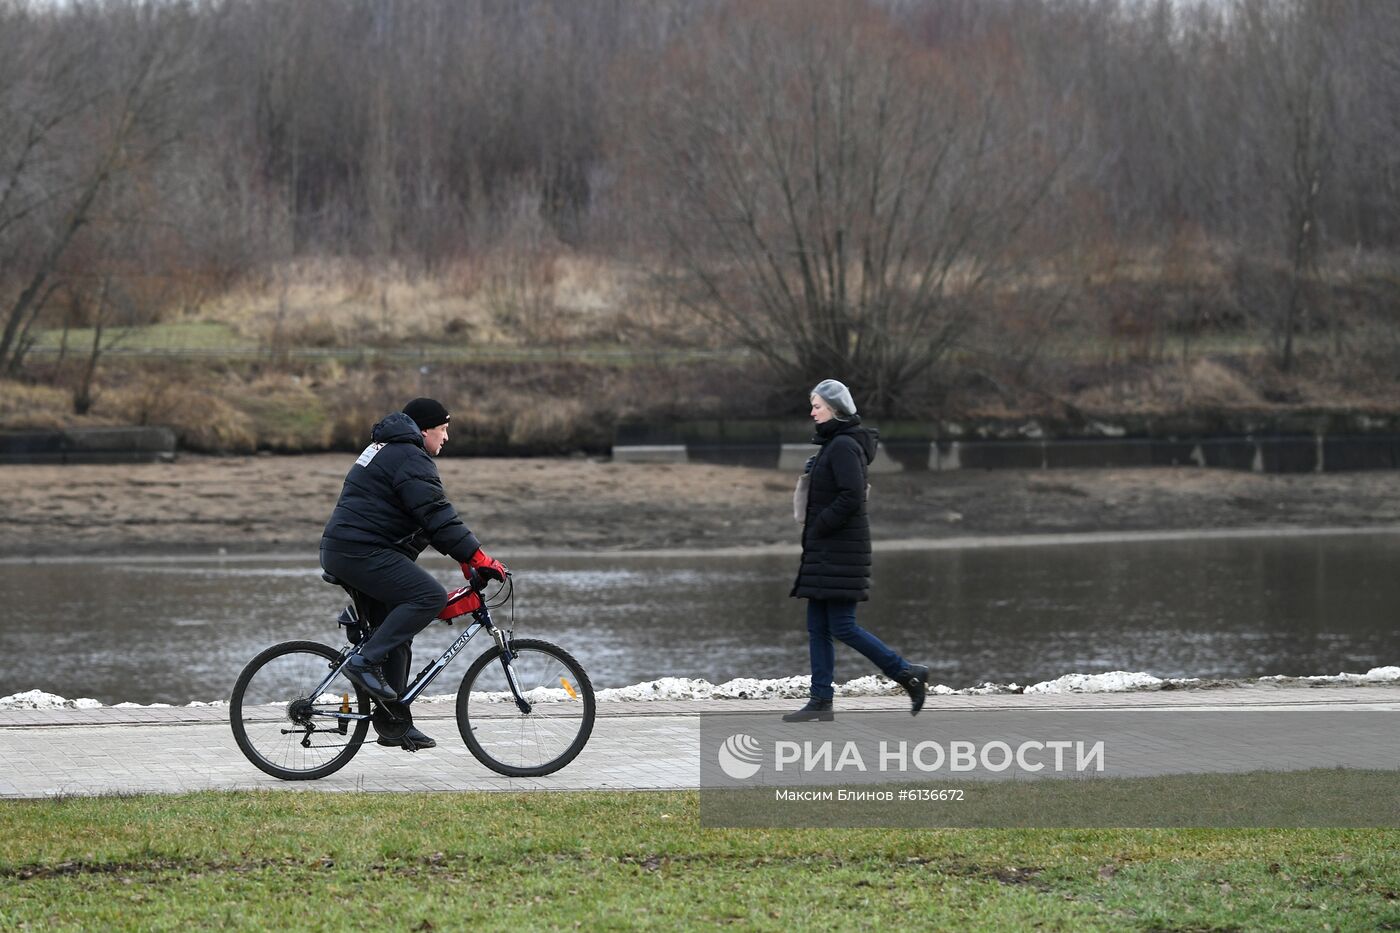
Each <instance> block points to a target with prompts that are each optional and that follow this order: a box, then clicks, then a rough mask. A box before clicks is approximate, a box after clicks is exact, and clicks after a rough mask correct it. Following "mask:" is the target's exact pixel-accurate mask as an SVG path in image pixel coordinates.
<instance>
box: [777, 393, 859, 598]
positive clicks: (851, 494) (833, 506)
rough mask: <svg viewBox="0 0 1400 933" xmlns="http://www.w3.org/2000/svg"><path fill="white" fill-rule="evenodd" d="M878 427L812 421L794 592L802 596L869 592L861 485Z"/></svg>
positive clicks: (854, 421)
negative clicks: (813, 450) (814, 448)
mask: <svg viewBox="0 0 1400 933" xmlns="http://www.w3.org/2000/svg"><path fill="white" fill-rule="evenodd" d="M879 440H880V435H879V432H877V431H875V430H874V429H872V428H865V427H861V424H860V418H859V417H853V418H852V419H851V420H850V421H845V422H841V421H828V422H826V423H825V424H820V425H818V426H817V436H816V437H815V438H813V439H812V443H814V444H821V445H822V447H821V450H820V451H818V452H817V456H816V459H815V460H814V461H813V463H812V470H811V485H810V487H809V489H808V493H807V518H806V521H805V522H804V523H803V525H802V566H801V567H800V568H799V569H798V571H797V582H796V583H794V584H793V587H792V593H791V595H793V596H798V597H802V598H805V599H851V600H864V599H868V598H869V597H870V519H869V518H867V517H866V514H865V485H866V475H867V472H868V469H869V467H870V461H872V460H874V459H875V448H876V446H877V445H878V443H879Z"/></svg>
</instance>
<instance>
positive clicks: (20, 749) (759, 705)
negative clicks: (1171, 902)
mask: <svg viewBox="0 0 1400 933" xmlns="http://www.w3.org/2000/svg"><path fill="white" fill-rule="evenodd" d="M839 704H840V707H839V708H840V709H841V710H899V709H907V708H908V707H907V706H906V705H905V702H904V701H903V700H902V699H900V698H895V697H889V698H885V697H881V698H862V699H848V700H842V701H839ZM796 705H800V704H798V703H796V702H795V701H792V700H707V701H684V702H649V703H603V704H599V709H598V720H597V723H596V724H595V726H594V729H593V736H592V739H591V740H590V741H589V743H588V747H587V748H585V749H584V751H583V753H582V754H581V755H580V756H579V757H578V758H577V759H576V760H575V761H574V762H573V763H572V764H570V765H569V766H568V767H567V768H565V769H563V770H562V771H560V772H559V773H557V774H553V775H550V776H549V777H545V778H526V779H521V778H506V777H502V776H501V775H498V774H495V773H493V772H491V771H488V770H487V769H486V768H484V767H482V765H480V764H479V763H478V762H477V761H476V759H474V758H472V756H471V754H470V753H469V752H468V751H467V749H466V747H465V746H464V745H463V744H462V742H461V739H460V737H459V736H458V735H457V725H456V722H455V721H454V719H453V708H452V705H451V704H440V705H426V706H422V707H420V708H418V709H416V710H415V714H416V715H415V718H416V719H417V721H418V724H419V725H420V726H421V727H422V728H423V729H424V731H426V732H427V733H428V734H429V735H432V736H433V737H434V738H436V739H437V740H438V747H437V748H435V749H429V750H427V751H421V752H418V753H416V754H413V755H410V754H407V753H405V752H402V751H400V750H398V749H387V748H382V747H380V746H377V745H374V744H368V745H366V746H365V747H364V748H363V749H362V750H361V751H360V754H359V755H358V756H357V757H356V758H355V759H354V760H353V761H351V762H350V764H348V765H347V766H346V767H345V768H343V769H342V770H341V771H339V772H338V773H336V774H334V775H332V776H330V777H328V778H323V779H321V780H319V781H299V782H283V781H279V780H277V779H275V778H272V777H269V776H268V775H265V774H263V773H262V772H261V771H258V770H257V769H255V768H254V767H253V766H252V765H251V764H249V763H248V762H247V760H246V759H245V758H244V757H243V755H242V753H241V752H239V750H238V747H237V746H236V745H235V744H234V742H233V735H232V733H231V732H230V730H229V725H228V721H227V716H228V711H227V710H225V709H187V708H180V709H114V708H103V709H96V710H12V711H0V797H39V798H42V797H54V796H63V795H79V796H81V795H97V794H134V793H181V792H185V791H196V790H249V789H270V788H277V789H283V790H345V791H355V790H363V791H403V790H417V791H433V790H443V791H465V790H475V791H482V790H509V791H519V790H603V789H683V788H694V787H697V786H698V785H699V779H700V742H699V739H700V714H701V713H706V714H715V713H720V714H723V713H736V714H739V713H754V712H764V713H772V714H773V715H774V716H775V717H776V716H777V715H779V714H780V713H782V712H784V711H787V710H789V709H792V708H794V707H795V706H796ZM1074 709H1094V710H1110V709H1177V710H1199V709H1207V710H1223V709H1236V710H1245V709H1279V710H1282V709H1337V710H1343V709H1350V710H1392V711H1395V710H1400V685H1396V686H1389V685H1387V686H1367V687H1305V686H1279V687H1275V686H1254V687H1238V688H1224V689H1215V690H1177V691H1157V692H1144V693H1118V694H1082V695H1068V696H1019V695H1007V696H982V697H965V696H957V697H930V698H929V705H928V706H927V707H926V709H925V712H924V713H923V716H949V717H952V716H956V715H958V714H959V713H960V712H966V711H975V710H1027V711H1031V710H1074ZM921 718H922V717H921Z"/></svg>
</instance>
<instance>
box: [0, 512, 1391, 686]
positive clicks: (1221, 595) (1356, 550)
mask: <svg viewBox="0 0 1400 933" xmlns="http://www.w3.org/2000/svg"><path fill="white" fill-rule="evenodd" d="M503 556H504V558H505V559H506V560H508V561H509V562H510V563H511V565H512V568H513V569H515V570H516V572H517V581H518V587H517V595H518V600H517V605H516V620H517V621H516V628H517V632H518V634H523V635H530V636H536V637H540V638H545V639H549V640H551V641H556V642H558V643H559V644H561V645H563V646H564V647H566V648H567V649H569V650H570V651H571V652H573V653H574V654H575V655H576V656H577V657H578V658H579V659H580V660H581V661H582V662H583V664H584V666H585V667H586V668H587V669H588V671H589V673H590V675H591V676H592V677H593V680H594V683H595V685H596V686H598V687H616V686H623V685H626V684H630V683H636V682H638V681H644V680H651V679H654V678H657V677H661V676H668V675H669V676H678V677H702V678H705V679H707V680H710V681H713V682H721V681H724V680H729V679H731V678H733V677H739V676H752V677H779V676H786V675H790V674H800V673H804V672H805V671H806V652H807V639H806V631H805V629H804V627H803V618H804V616H803V609H804V606H803V603H802V602H800V601H799V600H794V599H789V598H788V596H787V593H788V589H789V587H790V586H791V581H792V574H793V570H794V568H795V565H796V559H795V558H791V557H765V558H745V559H743V560H736V559H735V558H733V557H724V556H716V557H713V558H704V559H694V558H685V559H681V558H660V557H652V558H644V557H613V556H609V557H592V558H576V559H560V558H548V559H545V558H535V559H530V558H521V559H518V560H510V555H509V554H505V555H503ZM1397 562H1400V538H1397V537H1396V536H1395V535H1384V534H1377V535H1349V536H1317V537H1302V538H1285V539H1279V540H1265V539H1233V540H1229V539H1226V540H1220V539H1212V540H1204V541H1195V542H1190V541H1165V542H1164V541H1155V542H1130V543H1113V544H1102V543H1096V544H1076V545H1066V546H1056V547H999V548H985V549H968V550H938V551H929V552H921V553H909V552H905V553H898V554H880V555H877V557H876V585H875V589H874V591H873V594H872V595H873V598H872V600H871V602H869V603H866V604H865V605H863V606H862V607H861V609H860V613H859V619H860V621H861V623H862V624H863V625H866V626H867V627H869V628H871V629H873V630H874V631H875V632H877V633H878V634H879V635H880V636H881V637H882V638H883V639H885V640H886V641H887V642H889V643H890V644H891V645H892V646H894V647H895V648H897V649H898V650H900V651H902V652H904V653H905V654H906V655H908V656H909V657H911V658H913V659H916V660H922V661H925V662H927V663H928V664H929V665H930V666H931V667H932V668H933V671H934V676H935V680H936V681H938V682H941V683H945V684H948V685H949V686H951V687H954V688H960V687H966V686H970V685H973V684H976V683H979V682H982V681H996V682H1002V683H1006V682H1013V681H1014V682H1017V683H1021V684H1028V683H1034V682H1036V681H1040V680H1050V679H1053V678H1055V677H1058V676H1060V675H1062V674H1066V673H1074V672H1082V673H1097V672H1103V671H1110V670H1120V669H1121V670H1129V671H1146V672H1148V673H1151V674H1154V675H1156V676H1158V677H1207V678H1213V677H1257V676H1261V675H1265V674H1296V675H1303V674H1323V673H1337V672H1339V671H1342V670H1350V671H1365V670H1367V669H1369V668H1371V667H1377V666H1381V665H1385V664H1395V663H1397V662H1400V623H1397V621H1396V619H1397V613H1396V608H1397V607H1398V606H1400V574H1397V573H1396V572H1395V570H1394V568H1395V567H1396V566H1397ZM426 566H429V567H430V568H431V569H432V570H433V571H434V572H435V573H437V574H438V576H439V578H440V579H441V580H442V581H443V582H444V583H445V584H447V585H449V586H453V585H456V581H457V580H458V579H459V578H458V576H457V575H456V573H455V570H452V569H449V565H448V564H446V562H442V563H435V562H429V563H427V564H426ZM0 592H3V594H4V605H5V607H6V609H7V610H8V611H7V614H6V618H5V623H4V625H3V628H0V657H3V658H4V659H5V663H4V664H3V665H0V696H4V695H7V694H11V693H17V692H19V691H22V690H29V689H33V688H39V689H43V690H46V691H48V692H50V693H57V694H60V695H62V696H66V697H79V696H86V697H94V698H96V699H98V700H101V701H102V702H104V703H115V702H119V701H122V700H132V701H136V702H140V703H150V702H168V703H185V702H188V701H189V700H193V699H200V700H209V699H220V698H227V695H228V692H229V690H230V689H231V687H232V685H233V680H234V678H235V677H236V676H237V674H238V671H239V670H240V669H241V668H242V666H243V665H244V664H245V663H246V662H247V661H248V659H250V658H251V657H252V656H253V655H254V654H256V653H257V652H258V651H259V650H261V649H262V648H264V647H266V646H268V645H270V644H273V643H274V642H278V641H285V640H288V639H293V638H310V639H315V640H320V641H325V642H328V643H331V642H336V639H337V638H338V637H339V631H340V630H339V628H338V627H337V626H336V624H335V621H334V619H335V615H336V613H337V612H338V611H339V609H340V607H341V605H342V604H343V603H344V598H343V595H342V593H341V591H340V590H339V589H337V588H334V587H330V586H327V585H326V584H325V583H323V582H321V579H320V571H319V568H317V566H316V563H315V555H314V554H308V555H307V557H306V559H305V560H304V561H288V560H264V561H219V560H216V559H209V560H198V561H188V562H152V561H139V560H132V561H123V560H113V561H108V562H106V563H98V562H88V563H51V564H0ZM497 618H498V620H499V621H505V620H507V619H508V618H509V613H508V612H505V613H498V614H497ZM456 632H457V630H456V629H453V628H449V627H447V626H443V625H435V626H433V627H431V628H430V629H428V631H426V632H425V633H423V634H422V635H420V636H419V638H418V640H417V642H416V644H417V646H418V649H417V655H418V657H417V660H418V662H419V663H418V665H416V666H421V664H423V663H426V662H427V661H428V660H429V659H430V657H434V656H436V655H437V654H438V653H440V652H441V651H442V650H443V649H444V648H445V647H446V646H447V645H448V644H449V643H451V641H452V639H453V637H454V636H455V634H456ZM336 643H337V644H338V642H336ZM486 647H487V645H486V642H485V641H484V640H481V641H478V642H476V643H474V644H473V645H472V646H469V647H468V649H467V651H466V652H464V656H463V657H462V658H460V659H458V660H457V661H455V662H454V663H453V665H452V667H450V668H449V669H448V671H447V672H446V673H444V675H443V677H442V678H441V679H440V680H439V681H438V682H437V683H435V684H434V686H433V688H432V692H452V691H453V690H455V688H456V681H457V680H458V679H459V678H460V676H461V674H463V673H465V671H466V669H467V666H468V663H469V661H470V658H471V657H472V656H474V655H475V654H476V653H477V652H478V651H481V650H485V648H486ZM836 673H837V678H838V680H848V679H851V678H854V677H857V676H861V675H863V674H867V673H870V669H869V667H868V665H867V664H866V662H865V660H864V659H863V658H861V657H859V656H858V655H855V654H854V653H852V652H850V651H849V650H847V649H845V648H839V649H838V653H837V672H836Z"/></svg>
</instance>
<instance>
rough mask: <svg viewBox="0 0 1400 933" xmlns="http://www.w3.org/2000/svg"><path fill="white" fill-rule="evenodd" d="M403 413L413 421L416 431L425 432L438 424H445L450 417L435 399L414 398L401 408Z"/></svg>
mask: <svg viewBox="0 0 1400 933" xmlns="http://www.w3.org/2000/svg"><path fill="white" fill-rule="evenodd" d="M403 413H404V414H405V415H408V416H409V417H410V418H412V419H413V423H414V424H416V425H418V430H420V431H427V430H430V429H432V428H435V427H437V426H438V425H440V424H447V422H448V419H450V418H451V417H452V416H451V415H449V414H448V413H447V409H446V408H443V407H442V402H439V401H438V400H437V399H435V398H416V399H414V400H413V401H411V402H409V403H408V404H407V405H405V406H404V407H403Z"/></svg>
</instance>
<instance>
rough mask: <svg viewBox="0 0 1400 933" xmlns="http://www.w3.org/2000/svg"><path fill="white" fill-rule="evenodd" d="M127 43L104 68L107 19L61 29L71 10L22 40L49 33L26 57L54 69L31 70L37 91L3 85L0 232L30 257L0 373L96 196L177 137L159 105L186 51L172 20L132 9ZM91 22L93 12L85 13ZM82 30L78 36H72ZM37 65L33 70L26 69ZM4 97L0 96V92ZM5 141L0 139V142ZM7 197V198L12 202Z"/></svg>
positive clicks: (2, 344) (12, 362) (78, 12)
mask: <svg viewBox="0 0 1400 933" xmlns="http://www.w3.org/2000/svg"><path fill="white" fill-rule="evenodd" d="M126 12H127V14H128V16H129V17H130V19H129V20H128V21H127V22H126V23H125V25H127V26H128V27H129V28H128V30H127V31H126V34H125V36H124V38H125V39H127V40H128V43H121V42H118V43H116V44H115V47H116V51H115V52H113V53H111V55H112V57H115V58H117V59H118V60H117V61H115V62H110V63H109V64H110V65H111V68H110V70H108V69H102V68H100V67H98V63H99V62H102V60H103V59H102V55H101V54H100V53H99V44H100V43H101V42H103V41H105V40H106V39H107V38H108V37H107V36H104V35H103V34H102V32H101V28H102V27H103V26H104V25H105V26H111V25H113V22H112V21H111V20H107V21H105V22H104V21H101V20H100V19H94V20H90V21H87V22H86V23H85V24H82V23H80V24H79V25H71V24H69V23H67V22H65V21H64V19H63V17H65V16H69V17H73V18H77V19H82V18H84V17H86V16H88V13H87V11H86V10H84V9H82V8H79V9H75V10H73V11H71V12H69V13H66V14H57V13H54V14H48V17H49V18H48V19H47V20H45V21H43V22H42V23H41V24H40V25H41V26H42V27H46V28H41V29H36V30H35V32H32V33H30V35H29V36H28V38H30V39H31V40H33V39H35V38H39V39H42V38H44V36H45V33H46V32H47V33H49V34H50V35H53V36H54V38H53V41H54V43H55V47H53V48H48V49H46V48H44V47H43V46H42V45H41V46H39V48H38V49H37V52H36V50H35V49H33V48H31V49H30V50H29V51H30V52H31V53H36V54H39V55H40V56H41V61H42V57H43V56H44V55H45V53H54V54H55V55H56V58H55V61H56V66H55V68H56V70H54V71H52V72H41V75H42V77H41V78H40V80H39V81H38V82H35V83H36V84H37V85H38V86H30V85H29V84H26V83H25V82H13V83H11V84H10V86H9V88H8V89H7V90H9V91H10V99H9V100H8V101H7V102H6V103H7V106H5V107H3V108H0V119H5V120H7V121H9V122H10V124H11V125H12V126H13V130H14V132H15V134H16V135H18V136H19V137H20V138H21V139H22V140H23V142H22V143H21V144H20V145H19V147H18V153H17V154H16V155H15V156H13V157H12V158H11V160H10V164H9V171H8V185H7V187H6V188H5V194H4V195H3V197H5V199H6V201H5V202H3V203H7V204H8V208H6V207H4V206H3V203H0V211H5V212H0V229H3V228H4V227H6V226H14V227H16V228H18V229H20V230H21V232H22V240H23V242H25V243H26V244H27V249H28V250H29V251H30V255H29V256H28V257H27V261H25V262H22V263H20V264H18V265H19V266H20V268H21V269H22V270H23V271H22V275H23V279H22V282H23V284H22V287H21V288H20V289H19V291H18V294H17V295H16V296H15V298H14V299H13V301H11V302H10V303H9V306H8V307H7V308H4V309H3V329H0V369H11V370H12V369H13V368H14V367H15V366H16V365H17V364H18V361H19V359H20V357H21V352H20V351H21V350H22V344H21V343H20V342H19V341H18V338H19V336H20V335H21V334H22V333H23V332H24V331H26V330H27V329H28V328H29V327H30V326H31V325H32V323H33V321H34V318H35V316H36V315H37V314H38V312H39V310H40V309H41V308H42V307H43V300H42V299H43V297H44V295H45V294H47V290H48V288H49V286H50V282H51V280H52V279H53V278H54V276H55V274H56V272H57V270H58V269H59V267H60V265H61V263H62V261H63V258H64V255H65V254H66V253H67V251H68V250H69V248H70V247H71V246H72V245H73V243H74V241H75V239H76V238H77V237H78V236H79V234H80V232H81V231H83V230H84V228H86V227H87V226H88V225H89V224H90V223H92V221H93V220H94V216H95V214H96V213H97V212H98V210H99V209H100V206H101V203H102V202H101V199H102V197H103V196H104V195H105V194H107V193H108V192H109V190H110V189H111V188H112V186H113V185H114V184H117V183H119V182H120V181H121V180H122V179H123V178H124V177H126V176H128V175H130V174H132V173H135V172H137V171H139V170H140V169H141V168H143V167H144V166H146V165H147V164H148V163H149V162H150V161H151V160H152V159H153V158H155V156H156V155H157V154H158V153H159V152H160V151H162V150H163V149H164V148H165V147H167V146H168V145H169V144H170V143H171V141H172V140H173V138H175V136H176V135H178V132H179V128H178V126H174V125H171V123H170V122H169V121H168V119H167V117H168V109H167V107H166V104H167V103H168V100H169V98H170V97H171V96H172V95H173V94H174V92H175V91H176V90H177V89H178V87H179V75H180V70H181V65H182V63H183V62H185V61H187V55H188V52H189V49H188V48H187V47H186V46H184V45H183V43H182V40H183V39H184V38H185V33H184V31H183V30H182V29H181V28H180V27H181V26H183V25H184V24H183V23H182V22H180V16H179V14H178V12H177V13H171V14H170V15H168V16H167V15H164V14H162V13H161V12H159V11H156V10H151V9H147V8H144V7H140V6H133V7H130V8H129V9H127V11H126ZM94 16H97V14H94ZM83 25H86V26H87V27H88V28H86V29H85V28H82V26H83ZM36 64H38V63H36ZM0 90H6V89H0ZM7 129H8V128H7ZM5 135H8V134H7V133H5V132H0V136H5ZM10 192H16V194H15V196H14V197H13V198H11V197H10Z"/></svg>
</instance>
